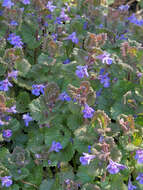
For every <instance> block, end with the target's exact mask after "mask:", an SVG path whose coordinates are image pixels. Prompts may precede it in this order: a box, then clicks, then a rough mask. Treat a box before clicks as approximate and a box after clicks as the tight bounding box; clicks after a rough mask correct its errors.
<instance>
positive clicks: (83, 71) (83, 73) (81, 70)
mask: <svg viewBox="0 0 143 190" xmlns="http://www.w3.org/2000/svg"><path fill="white" fill-rule="evenodd" d="M76 68H77V70H76V72H75V73H76V75H77V76H78V78H80V79H82V78H84V77H89V74H88V71H87V68H88V67H87V66H81V65H79V66H77V67H76Z"/></svg>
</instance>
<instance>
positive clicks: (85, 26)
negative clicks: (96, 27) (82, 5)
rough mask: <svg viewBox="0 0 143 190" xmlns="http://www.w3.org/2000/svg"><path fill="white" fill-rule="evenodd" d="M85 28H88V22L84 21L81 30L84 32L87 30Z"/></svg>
mask: <svg viewBox="0 0 143 190" xmlns="http://www.w3.org/2000/svg"><path fill="white" fill-rule="evenodd" d="M87 26H88V22H87V21H85V22H84V24H83V29H84V30H86V29H87Z"/></svg>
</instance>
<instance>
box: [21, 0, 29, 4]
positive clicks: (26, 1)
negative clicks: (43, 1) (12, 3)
mask: <svg viewBox="0 0 143 190" xmlns="http://www.w3.org/2000/svg"><path fill="white" fill-rule="evenodd" d="M22 3H23V4H24V5H29V4H30V0H22Z"/></svg>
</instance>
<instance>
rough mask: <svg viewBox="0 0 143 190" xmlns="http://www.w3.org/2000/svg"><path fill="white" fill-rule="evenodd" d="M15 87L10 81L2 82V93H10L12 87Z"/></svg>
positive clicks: (0, 88)
mask: <svg viewBox="0 0 143 190" xmlns="http://www.w3.org/2000/svg"><path fill="white" fill-rule="evenodd" d="M12 86H13V85H12V84H11V83H10V82H9V81H8V79H5V80H3V81H0V90H1V91H5V92H6V91H8V90H9V87H12Z"/></svg>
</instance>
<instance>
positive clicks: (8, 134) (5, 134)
mask: <svg viewBox="0 0 143 190" xmlns="http://www.w3.org/2000/svg"><path fill="white" fill-rule="evenodd" d="M2 136H3V137H4V138H10V137H11V136H12V130H10V129H6V130H3V133H2Z"/></svg>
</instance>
